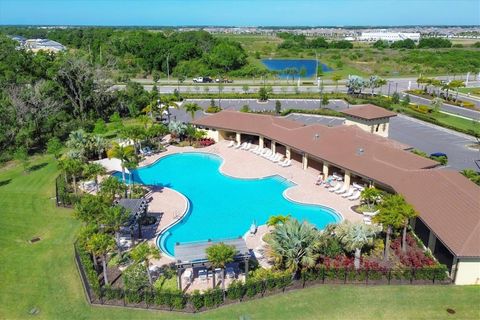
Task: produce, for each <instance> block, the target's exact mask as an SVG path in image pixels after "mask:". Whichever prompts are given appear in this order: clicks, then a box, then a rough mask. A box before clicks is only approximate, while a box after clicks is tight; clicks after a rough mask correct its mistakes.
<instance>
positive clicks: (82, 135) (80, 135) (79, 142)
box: [66, 129, 87, 154]
mask: <svg viewBox="0 0 480 320" xmlns="http://www.w3.org/2000/svg"><path fill="white" fill-rule="evenodd" d="M86 144H87V133H86V132H85V131H83V129H79V130H76V131H72V132H71V133H70V135H69V136H68V140H67V142H66V145H67V147H68V148H70V149H75V150H79V151H83V152H82V154H83V153H84V151H85V145H86Z"/></svg>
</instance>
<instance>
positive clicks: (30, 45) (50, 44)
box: [23, 39, 67, 52]
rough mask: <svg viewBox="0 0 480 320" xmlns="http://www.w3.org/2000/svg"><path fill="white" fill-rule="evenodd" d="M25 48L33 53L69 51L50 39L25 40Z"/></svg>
mask: <svg viewBox="0 0 480 320" xmlns="http://www.w3.org/2000/svg"><path fill="white" fill-rule="evenodd" d="M23 47H24V48H25V49H27V50H31V51H33V52H38V51H46V52H60V51H65V50H66V49H67V48H66V47H65V46H64V45H62V44H61V43H59V42H57V41H53V40H49V39H27V40H25V42H24V44H23Z"/></svg>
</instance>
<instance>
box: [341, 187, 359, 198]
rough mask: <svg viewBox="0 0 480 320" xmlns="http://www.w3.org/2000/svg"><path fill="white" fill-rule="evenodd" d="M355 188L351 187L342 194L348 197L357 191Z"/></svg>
mask: <svg viewBox="0 0 480 320" xmlns="http://www.w3.org/2000/svg"><path fill="white" fill-rule="evenodd" d="M355 190H356V189H355V188H350V189H349V190H348V191H347V192H346V193H344V194H342V197H344V198H348V197H351V196H353V193H354V192H355Z"/></svg>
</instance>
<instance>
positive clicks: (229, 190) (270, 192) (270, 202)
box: [117, 152, 340, 256]
mask: <svg viewBox="0 0 480 320" xmlns="http://www.w3.org/2000/svg"><path fill="white" fill-rule="evenodd" d="M222 161H223V160H222V158H220V157H218V156H216V155H212V154H207V153H199V152H188V153H178V154H173V155H169V156H166V157H164V158H161V159H160V160H159V161H157V162H155V163H154V164H152V165H150V166H147V167H143V168H140V169H138V170H133V171H132V180H134V181H135V182H136V183H141V184H148V185H157V186H164V187H168V188H171V189H174V190H176V191H178V192H180V193H181V194H183V195H184V196H185V197H186V198H187V199H188V201H189V209H188V212H187V214H185V216H184V217H183V219H182V220H180V221H179V222H178V223H177V224H175V225H173V226H172V227H170V228H169V229H168V230H167V231H165V232H163V233H162V235H161V236H160V237H159V238H158V242H157V243H158V245H159V247H160V248H161V249H162V250H163V251H164V252H165V253H167V254H168V255H170V256H173V254H174V246H175V243H177V242H181V243H185V242H192V241H205V240H208V239H211V240H213V241H215V240H222V239H230V238H235V237H239V236H243V235H244V234H245V233H246V232H247V231H248V230H249V228H250V226H251V224H252V222H253V221H255V222H256V224H257V225H262V224H265V223H266V221H267V220H268V218H269V217H270V216H272V215H278V214H290V215H292V217H294V218H296V219H298V220H306V221H309V222H311V223H313V224H314V225H316V226H317V227H318V228H320V229H322V228H324V227H325V226H326V225H327V224H329V223H334V222H338V221H339V220H340V216H339V215H338V214H336V213H335V212H334V211H333V210H332V209H329V208H326V207H322V206H316V205H306V204H300V203H296V202H292V201H289V200H287V199H286V198H285V197H284V196H283V192H284V191H285V190H286V189H288V188H289V187H291V186H293V185H294V184H292V183H291V182H289V181H288V180H285V179H284V178H282V177H281V176H278V175H277V176H271V177H266V178H262V179H238V178H233V177H230V176H227V175H224V174H222V173H221V172H220V170H219V169H220V166H221V164H222ZM239 165H241V164H239ZM117 176H121V175H117ZM179 214H180V213H179Z"/></svg>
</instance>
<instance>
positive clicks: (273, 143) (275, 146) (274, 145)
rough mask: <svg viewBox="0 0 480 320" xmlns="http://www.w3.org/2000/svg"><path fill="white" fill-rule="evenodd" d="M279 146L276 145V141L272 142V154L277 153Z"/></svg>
mask: <svg viewBox="0 0 480 320" xmlns="http://www.w3.org/2000/svg"><path fill="white" fill-rule="evenodd" d="M276 148H277V145H276V144H275V141H273V140H272V152H273V153H275V152H277V149H276Z"/></svg>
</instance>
